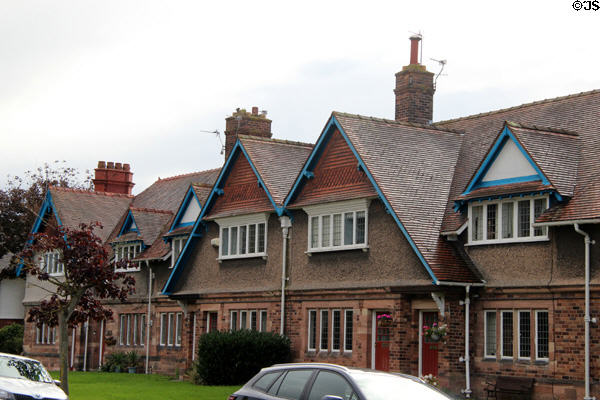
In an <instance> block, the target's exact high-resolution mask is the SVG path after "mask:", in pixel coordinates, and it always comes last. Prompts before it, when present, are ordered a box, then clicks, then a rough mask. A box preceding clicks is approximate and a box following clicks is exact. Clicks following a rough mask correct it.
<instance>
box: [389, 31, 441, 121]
mask: <svg viewBox="0 0 600 400" xmlns="http://www.w3.org/2000/svg"><path fill="white" fill-rule="evenodd" d="M420 41H421V36H420V35H414V36H411V37H410V64H409V65H407V66H405V67H402V71H400V72H398V73H397V74H396V89H394V94H395V95H396V121H404V122H414V123H418V124H430V123H431V120H432V119H433V93H434V91H435V90H434V88H433V73H432V72H429V71H427V69H426V68H425V66H424V65H421V64H419V42H420Z"/></svg>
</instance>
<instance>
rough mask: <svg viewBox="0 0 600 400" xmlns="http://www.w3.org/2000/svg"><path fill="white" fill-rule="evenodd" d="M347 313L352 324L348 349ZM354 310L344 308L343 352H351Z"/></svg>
mask: <svg viewBox="0 0 600 400" xmlns="http://www.w3.org/2000/svg"><path fill="white" fill-rule="evenodd" d="M348 314H350V318H349V320H350V323H351V324H352V339H350V342H349V344H350V346H351V348H350V349H349V350H348ZM353 318H354V310H352V309H349V310H344V353H352V348H354V346H353V343H352V341H353V340H354V319H353Z"/></svg>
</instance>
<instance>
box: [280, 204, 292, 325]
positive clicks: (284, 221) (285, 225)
mask: <svg viewBox="0 0 600 400" xmlns="http://www.w3.org/2000/svg"><path fill="white" fill-rule="evenodd" d="M279 222H281V233H282V234H283V252H282V254H283V256H282V259H281V322H280V324H279V334H280V335H283V332H284V329H283V328H284V321H285V283H286V281H287V276H286V270H287V268H286V266H287V240H288V232H289V229H290V228H291V226H292V221H291V220H290V217H287V216H285V215H284V216H282V217H279Z"/></svg>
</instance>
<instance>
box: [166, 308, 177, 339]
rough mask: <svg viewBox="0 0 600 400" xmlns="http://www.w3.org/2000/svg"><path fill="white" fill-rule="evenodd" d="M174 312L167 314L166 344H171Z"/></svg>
mask: <svg viewBox="0 0 600 400" xmlns="http://www.w3.org/2000/svg"><path fill="white" fill-rule="evenodd" d="M174 314H175V313H172V312H170V313H168V314H167V321H168V322H167V346H173V342H174V341H173V318H174Z"/></svg>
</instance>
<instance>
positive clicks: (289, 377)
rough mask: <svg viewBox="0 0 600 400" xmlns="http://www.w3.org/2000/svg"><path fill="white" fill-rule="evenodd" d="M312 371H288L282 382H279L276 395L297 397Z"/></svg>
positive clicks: (288, 397)
mask: <svg viewBox="0 0 600 400" xmlns="http://www.w3.org/2000/svg"><path fill="white" fill-rule="evenodd" d="M312 373H313V370H311V369H308V370H298V371H289V372H288V373H287V374H286V376H285V378H283V382H281V386H280V387H279V391H278V392H277V396H278V397H285V398H286V399H294V400H295V399H299V398H300V395H302V391H303V390H304V386H306V382H308V379H309V378H310V376H311V375H312Z"/></svg>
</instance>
